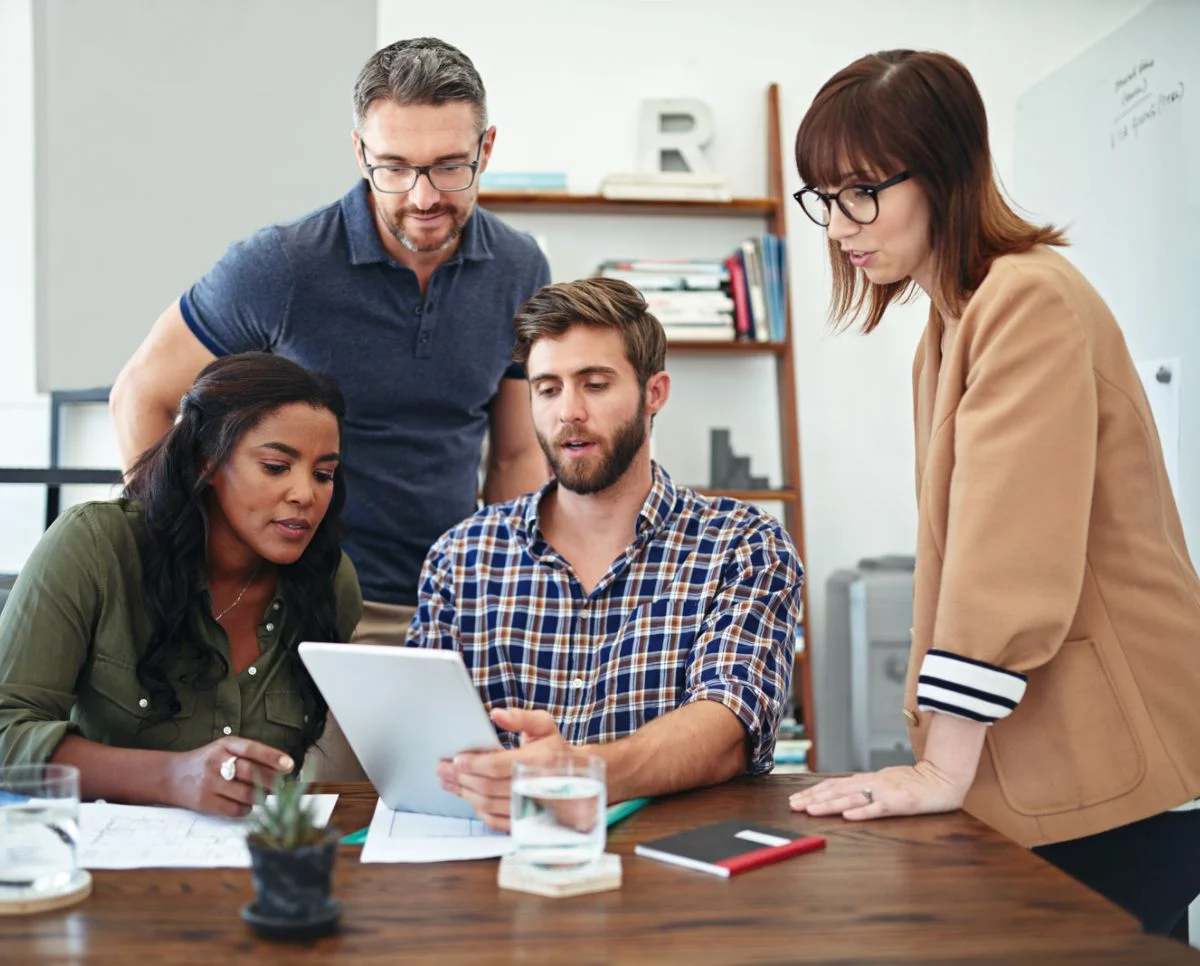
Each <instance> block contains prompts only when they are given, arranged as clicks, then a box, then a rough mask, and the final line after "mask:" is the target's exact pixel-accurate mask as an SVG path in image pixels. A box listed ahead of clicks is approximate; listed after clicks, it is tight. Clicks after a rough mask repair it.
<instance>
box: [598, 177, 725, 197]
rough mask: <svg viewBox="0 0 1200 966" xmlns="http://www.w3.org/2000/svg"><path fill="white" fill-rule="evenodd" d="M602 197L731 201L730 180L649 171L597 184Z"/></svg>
mask: <svg viewBox="0 0 1200 966" xmlns="http://www.w3.org/2000/svg"><path fill="white" fill-rule="evenodd" d="M600 194H601V196H602V197H605V198H611V199H619V200H644V201H730V200H732V198H733V192H732V191H730V190H729V179H728V178H727V177H726V176H725V175H723V174H711V173H708V172H703V171H648V172H645V173H639V174H610V175H608V176H607V177H606V178H605V179H604V180H603V181H601V182H600Z"/></svg>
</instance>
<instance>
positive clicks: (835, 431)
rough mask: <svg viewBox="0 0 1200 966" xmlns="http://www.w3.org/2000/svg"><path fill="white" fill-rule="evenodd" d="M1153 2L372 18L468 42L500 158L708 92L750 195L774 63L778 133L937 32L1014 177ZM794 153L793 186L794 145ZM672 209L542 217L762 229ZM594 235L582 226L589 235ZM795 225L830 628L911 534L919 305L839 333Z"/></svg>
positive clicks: (13, 355)
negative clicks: (1063, 86) (1068, 83)
mask: <svg viewBox="0 0 1200 966" xmlns="http://www.w3.org/2000/svg"><path fill="white" fill-rule="evenodd" d="M30 2H31V0H0V143H3V144H5V145H6V148H5V150H4V151H3V152H0V199H3V203H0V324H2V325H3V333H4V351H3V352H2V353H0V439H2V440H3V444H4V445H3V450H2V452H3V456H0V461H2V462H4V463H6V464H9V465H13V464H20V463H27V464H34V463H40V462H43V461H44V459H45V457H46V452H45V450H46V427H47V416H46V407H45V402H44V400H42V399H41V398H39V397H38V395H37V394H36V393H35V392H34V390H33V371H34V369H33V323H32V318H33V281H32V263H31V251H32V234H33V207H32V194H33V192H32V183H33V158H32V125H33V111H32V76H31V75H32V63H31V61H32V57H31V53H30V46H31V45H30V37H31V30H30V13H29V8H30ZM1145 3H1146V0H1006V2H1005V3H1003V4H1000V3H995V2H991V0H908V2H905V3H903V4H898V3H894V2H891V0H844V2H843V3H841V4H839V5H837V7H836V12H833V11H832V10H831V8H830V6H829V5H828V4H823V3H816V2H812V0H747V2H743V3H742V4H740V5H738V6H737V7H736V8H731V7H730V5H729V4H728V2H727V0H674V2H649V0H577V2H574V3H570V4H564V3H561V2H558V0H512V2H508V3H503V4H498V3H496V2H495V0H460V2H458V3H456V4H453V5H450V6H442V5H437V4H415V3H412V2H410V0H380V12H379V39H380V42H381V44H382V43H387V42H390V41H392V40H395V39H398V38H400V37H406V36H419V35H422V34H432V35H435V36H440V37H442V38H444V39H446V40H448V41H450V42H452V43H455V44H457V45H458V46H460V47H461V48H462V49H463V50H465V51H466V52H467V53H468V54H470V56H471V57H472V58H473V59H474V60H475V62H476V64H477V65H478V67H479V69H480V71H481V73H482V74H483V77H484V80H485V82H486V83H487V85H488V90H489V96H490V101H491V113H492V118H493V120H494V122H495V123H496V124H497V125H498V127H499V139H498V142H497V148H496V154H495V156H494V161H493V164H494V166H495V167H497V168H509V169H525V168H543V169H559V170H566V171H567V172H568V174H569V176H570V178H571V182H572V188H574V189H575V190H580V191H590V190H594V189H595V186H596V184H597V183H598V181H599V180H600V178H601V177H602V176H603V175H604V174H606V173H608V172H610V171H614V170H621V169H624V170H629V169H632V168H633V167H634V164H635V158H636V155H635V150H636V131H637V111H638V105H639V102H640V101H641V100H642V99H643V98H646V97H665V96H696V97H699V98H701V99H702V100H704V101H706V102H707V103H708V104H709V106H710V107H711V108H712V110H713V113H714V115H715V118H716V122H717V132H718V133H717V140H716V142H715V143H714V145H713V147H712V152H711V156H712V158H713V160H714V162H715V164H716V165H717V167H718V168H719V169H721V170H722V171H725V172H726V173H728V174H729V175H730V177H731V179H732V181H733V185H734V188H735V191H736V193H738V194H747V195H758V194H762V193H763V192H764V190H765V182H764V171H765V148H764V144H763V140H764V137H763V95H764V91H765V88H766V86H767V84H768V83H770V82H772V81H776V82H778V83H779V84H780V85H781V92H782V103H783V114H784V119H783V129H784V144H785V154H786V152H787V146H788V142H789V141H790V139H791V134H792V133H793V132H794V131H795V130H796V127H797V125H798V124H799V121H800V118H801V116H802V115H803V113H804V110H805V108H806V107H807V105H808V102H809V100H810V99H811V97H812V95H813V94H814V93H815V91H816V89H817V87H818V86H819V85H820V83H821V82H822V81H824V80H825V79H826V78H827V77H828V76H829V75H830V74H831V73H833V72H834V71H835V70H837V69H838V68H840V67H842V66H843V65H845V64H846V63H848V62H849V61H850V60H852V59H854V58H855V57H857V56H859V55H861V54H863V53H865V52H867V51H870V50H875V49H880V48H885V47H898V46H915V47H936V48H941V49H943V50H947V51H949V52H950V53H952V54H954V55H956V56H958V57H960V58H961V59H963V60H964V61H965V62H966V63H967V64H968V65H969V66H970V67H971V69H972V70H973V71H974V73H975V75H976V78H977V79H978V81H979V83H980V86H981V88H982V90H983V94H984V98H985V101H986V103H987V105H988V110H989V113H990V116H991V123H992V131H993V146H994V151H995V155H996V159H997V164H998V167H999V170H1000V173H1001V175H1002V177H1003V178H1004V179H1005V180H1011V172H1012V165H1013V137H1014V117H1015V108H1016V100H1017V97H1018V95H1019V94H1020V93H1022V92H1023V91H1024V90H1025V89H1026V88H1028V87H1029V86H1031V85H1032V84H1033V83H1035V82H1036V81H1037V80H1038V79H1040V78H1041V77H1043V76H1045V75H1046V74H1048V73H1050V72H1051V71H1053V70H1054V69H1056V68H1057V67H1058V66H1060V65H1061V64H1063V63H1065V62H1066V61H1067V60H1069V59H1070V58H1071V57H1073V56H1074V55H1075V54H1077V53H1079V52H1080V51H1081V50H1083V49H1084V48H1086V47H1087V46H1088V45H1090V44H1091V43H1093V42H1094V41H1095V40H1097V39H1099V38H1100V37H1102V36H1103V35H1104V34H1106V33H1108V32H1109V31H1111V30H1112V29H1115V28H1116V27H1117V26H1119V25H1120V24H1121V23H1122V22H1124V21H1125V20H1126V19H1128V18H1129V17H1131V16H1132V15H1133V14H1134V13H1136V12H1137V11H1138V10H1139V9H1141V7H1143V6H1144V5H1145ZM734 10H736V13H737V15H738V19H737V20H736V22H733V21H731V17H732V16H733V12H734ZM584 36H586V38H587V39H586V43H583V42H581V41H580V38H581V37H584ZM347 94H348V92H347ZM148 123H152V119H150V120H148ZM338 136H339V137H340V136H342V132H338ZM10 145H11V146H12V148H11V149H10V147H9V146H10ZM785 162H786V158H785ZM785 171H786V173H787V181H788V184H789V187H795V186H796V185H795V182H796V176H795V173H794V171H793V170H792V169H791V168H790V166H789V165H787V164H786V163H785ZM512 220H513V221H518V220H519V219H517V218H516V217H514V218H513V219H512ZM605 222H607V224H604V223H605ZM679 224H680V223H675V222H663V221H661V220H659V221H651V220H645V221H644V223H641V224H639V223H638V222H637V221H634V222H630V221H628V220H624V219H590V220H587V221H583V220H579V219H563V218H558V219H555V220H554V223H553V224H551V225H550V226H549V227H548V228H545V229H544V230H545V232H546V234H547V235H548V240H549V244H550V249H551V255H552V258H553V260H554V261H555V263H556V266H557V265H562V264H565V265H567V266H569V268H570V270H571V271H572V272H576V273H578V272H581V271H586V270H587V268H588V267H590V265H591V264H592V263H593V262H592V261H591V259H592V255H591V254H589V252H594V251H596V250H597V246H600V247H601V248H603V247H604V246H605V245H608V244H609V242H607V241H606V239H610V238H611V239H612V241H611V246H610V249H609V250H608V251H605V252H603V254H626V255H640V254H668V253H672V252H673V253H677V254H684V255H686V254H704V253H708V254H713V253H721V252H723V251H724V250H725V249H726V247H727V245H728V243H729V240H730V239H731V238H732V239H736V238H737V237H740V235H741V234H748V233H749V232H750V231H752V230H756V228H757V225H756V224H755V223H752V222H751V223H746V224H745V225H742V224H741V223H740V222H739V223H737V224H735V225H730V224H727V223H720V224H716V225H713V224H708V225H701V224H700V223H699V222H694V223H685V227H686V233H685V234H684V235H683V237H682V240H681V235H680V233H679V231H678V228H679ZM537 227H542V226H537ZM585 243H586V245H588V246H590V247H589V248H587V249H584V248H581V247H580V246H582V245H584V244H585ZM789 244H790V246H791V272H792V274H791V284H792V292H793V302H794V309H795V312H794V326H795V332H796V348H797V363H796V368H797V378H798V385H799V397H800V425H801V443H802V448H801V454H802V461H803V474H804V499H805V516H806V529H807V547H806V564H807V566H808V570H809V581H810V583H809V590H810V604H811V609H812V614H811V615H810V623H811V632H812V634H814V635H815V636H817V637H819V635H820V634H821V632H822V626H823V625H822V620H821V618H822V605H823V595H824V594H823V591H824V583H825V579H826V577H827V576H828V575H829V573H830V572H831V571H832V570H834V569H836V568H838V567H840V566H843V565H845V564H848V563H852V562H854V561H855V560H857V559H858V558H860V557H863V556H868V555H873V554H877V553H882V552H905V551H910V550H911V548H912V546H913V543H914V534H915V522H916V517H915V506H914V499H913V494H912V453H911V450H912V428H911V424H910V406H909V403H908V400H909V395H910V388H909V364H910V361H911V355H912V350H913V347H914V345H915V343H916V340H917V337H918V335H919V332H920V328H921V326H922V324H923V321H924V306H923V305H920V304H914V305H911V306H908V307H905V308H903V309H900V310H897V311H895V312H893V313H892V314H891V315H890V316H889V318H888V319H887V322H886V324H885V325H883V326H882V327H881V329H880V330H879V331H878V332H877V333H876V334H874V335H873V336H872V337H871V338H870V339H864V338H861V337H859V336H857V335H845V336H841V337H837V338H834V337H832V336H830V335H829V334H828V332H827V329H826V327H825V324H824V316H825V309H826V305H827V294H828V270H827V267H826V265H825V262H824V257H823V247H822V242H821V233H820V232H819V231H818V230H817V229H816V228H815V227H814V226H812V225H810V224H809V223H808V222H807V221H806V220H805V219H804V218H803V216H802V215H801V214H800V213H799V212H798V211H796V212H794V213H793V214H791V215H790V230H789ZM81 257H86V250H83V251H81ZM202 268H203V266H197V270H198V271H199V270H201V269H202ZM151 321H152V320H151V319H147V320H146V325H147V327H148V326H149V325H150V323H151ZM709 365H711V363H703V364H691V363H689V364H687V365H681V366H680V372H679V373H678V374H677V375H678V378H677V390H676V392H675V395H674V398H673V399H672V404H671V407H670V408H669V410H668V412H667V413H666V414H664V417H663V418H662V419H661V420H660V424H659V427H658V430H657V436H658V439H657V441H656V453H657V455H659V456H660V457H661V458H662V459H663V461H664V463H665V464H666V465H667V466H668V468H671V469H674V470H675V471H676V475H677V476H679V477H681V478H683V479H685V480H690V481H698V480H703V479H704V478H705V477H706V471H705V460H706V458H707V457H706V453H707V429H708V427H709V426H710V425H727V424H728V423H729V422H730V419H729V416H728V413H727V412H726V411H725V410H724V409H723V410H722V412H721V414H720V415H710V414H711V413H712V407H711V405H710V403H709V402H708V399H709V398H711V395H712V393H711V389H712V380H713V377H712V376H711V375H709V376H707V377H706V367H707V366H709ZM739 368H740V369H742V370H744V374H742V375H739V376H737V377H736V378H737V379H738V380H740V385H741V387H742V388H741V390H740V392H741V395H742V398H740V399H739V405H740V406H741V407H742V410H743V412H745V413H754V414H761V418H749V417H747V418H744V420H743V422H742V423H739V424H735V425H734V426H733V429H734V445H735V448H737V449H738V450H739V451H742V452H749V453H750V454H751V455H752V457H753V459H754V471H755V472H756V473H762V472H765V473H767V474H768V475H770V476H771V477H772V481H773V482H774V481H777V480H778V478H779V467H778V446H777V442H776V439H775V437H776V436H777V426H776V424H775V421H774V418H773V416H772V414H771V412H770V405H769V403H770V394H769V393H770V386H769V380H767V379H765V378H764V376H763V371H762V367H761V366H756V365H755V364H754V361H753V360H744V361H743V362H742V363H739ZM725 378H726V374H725V373H724V371H723V372H722V379H725ZM734 378H735V377H734V376H732V375H729V376H728V379H734ZM706 380H707V381H706ZM731 392H736V390H731ZM66 448H67V453H66V454H65V456H66V457H67V458H69V459H70V461H71V462H73V463H74V464H75V465H83V464H85V463H86V464H91V465H97V464H100V463H103V462H109V463H111V462H113V461H114V460H115V452H114V450H113V448H112V444H111V434H110V432H109V430H108V427H107V426H105V425H104V420H103V419H102V418H101V419H98V418H97V417H96V414H92V415H91V416H89V417H86V418H85V419H84V420H83V421H82V428H80V429H77V430H76V432H75V433H74V434H69V438H68V445H67V447H66ZM105 456H107V457H108V458H107V459H105ZM94 492H95V491H90V492H89V495H93V494H94ZM100 495H103V494H100ZM65 497H66V498H67V500H70V499H71V497H72V495H71V494H65ZM41 508H42V493H41V491H40V490H39V489H36V488H30V489H28V490H26V488H23V487H20V488H19V487H0V570H5V569H14V568H16V567H18V566H19V565H20V563H21V561H23V560H24V558H25V556H26V555H27V553H28V551H29V549H30V547H31V546H32V544H33V542H34V541H35V540H36V538H37V533H38V530H39V528H40V520H41Z"/></svg>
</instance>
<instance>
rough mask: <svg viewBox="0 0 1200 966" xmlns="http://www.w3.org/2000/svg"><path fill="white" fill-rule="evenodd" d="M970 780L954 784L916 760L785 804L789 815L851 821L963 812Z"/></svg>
mask: <svg viewBox="0 0 1200 966" xmlns="http://www.w3.org/2000/svg"><path fill="white" fill-rule="evenodd" d="M970 787H971V782H970V780H966V781H964V780H962V779H959V780H955V779H954V778H952V777H951V776H950V775H948V774H946V773H945V772H943V771H941V770H940V769H938V768H937V766H936V765H934V764H933V762H930V761H925V760H922V761H918V762H917V763H916V764H915V765H900V766H897V767H894V768H884V769H883V770H882V771H877V772H864V773H862V774H860V775H850V776H849V777H846V778H829V779H826V780H825V781H823V782H821V783H820V784H819V785H814V786H813V787H812V788H807V789H805V790H804V791H802V792H797V793H796V794H795V795H793V796H792V797H791V798H789V799H788V803H789V804H790V805H791V806H792V811H794V812H807V813H808V814H809V815H841V816H842V818H847V819H850V820H851V821H862V820H864V819H871V818H884V817H886V816H888V815H928V814H932V813H935V812H953V811H955V810H957V809H959V808H962V803H963V800H964V799H965V798H966V797H967V791H968V790H969V789H970Z"/></svg>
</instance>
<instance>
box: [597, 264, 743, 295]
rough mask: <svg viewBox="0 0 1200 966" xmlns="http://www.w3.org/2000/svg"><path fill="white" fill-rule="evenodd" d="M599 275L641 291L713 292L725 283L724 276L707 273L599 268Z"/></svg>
mask: <svg viewBox="0 0 1200 966" xmlns="http://www.w3.org/2000/svg"><path fill="white" fill-rule="evenodd" d="M600 274H601V275H603V276H604V277H605V278H619V279H620V280H621V281H623V282H628V283H629V284H630V285H633V286H634V287H636V288H640V289H642V290H643V291H646V290H654V291H660V292H662V291H669V290H672V289H682V290H684V291H697V292H715V291H719V290H720V288H721V286H722V285H724V284H725V282H726V281H727V278H726V276H724V275H714V274H711V273H709V272H677V273H669V272H642V271H629V270H627V269H623V268H605V267H604V266H603V265H602V266H600Z"/></svg>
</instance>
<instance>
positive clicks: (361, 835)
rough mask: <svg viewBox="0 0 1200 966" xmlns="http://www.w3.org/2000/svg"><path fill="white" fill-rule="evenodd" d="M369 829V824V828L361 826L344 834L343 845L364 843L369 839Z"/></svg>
mask: <svg viewBox="0 0 1200 966" xmlns="http://www.w3.org/2000/svg"><path fill="white" fill-rule="evenodd" d="M368 829H370V826H369V825H368V826H367V828H360V829H359V830H358V831H357V832H351V833H350V834H349V835H343V836H342V840H341V841H342V845H362V844H363V843H364V842H366V841H367V830H368Z"/></svg>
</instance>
